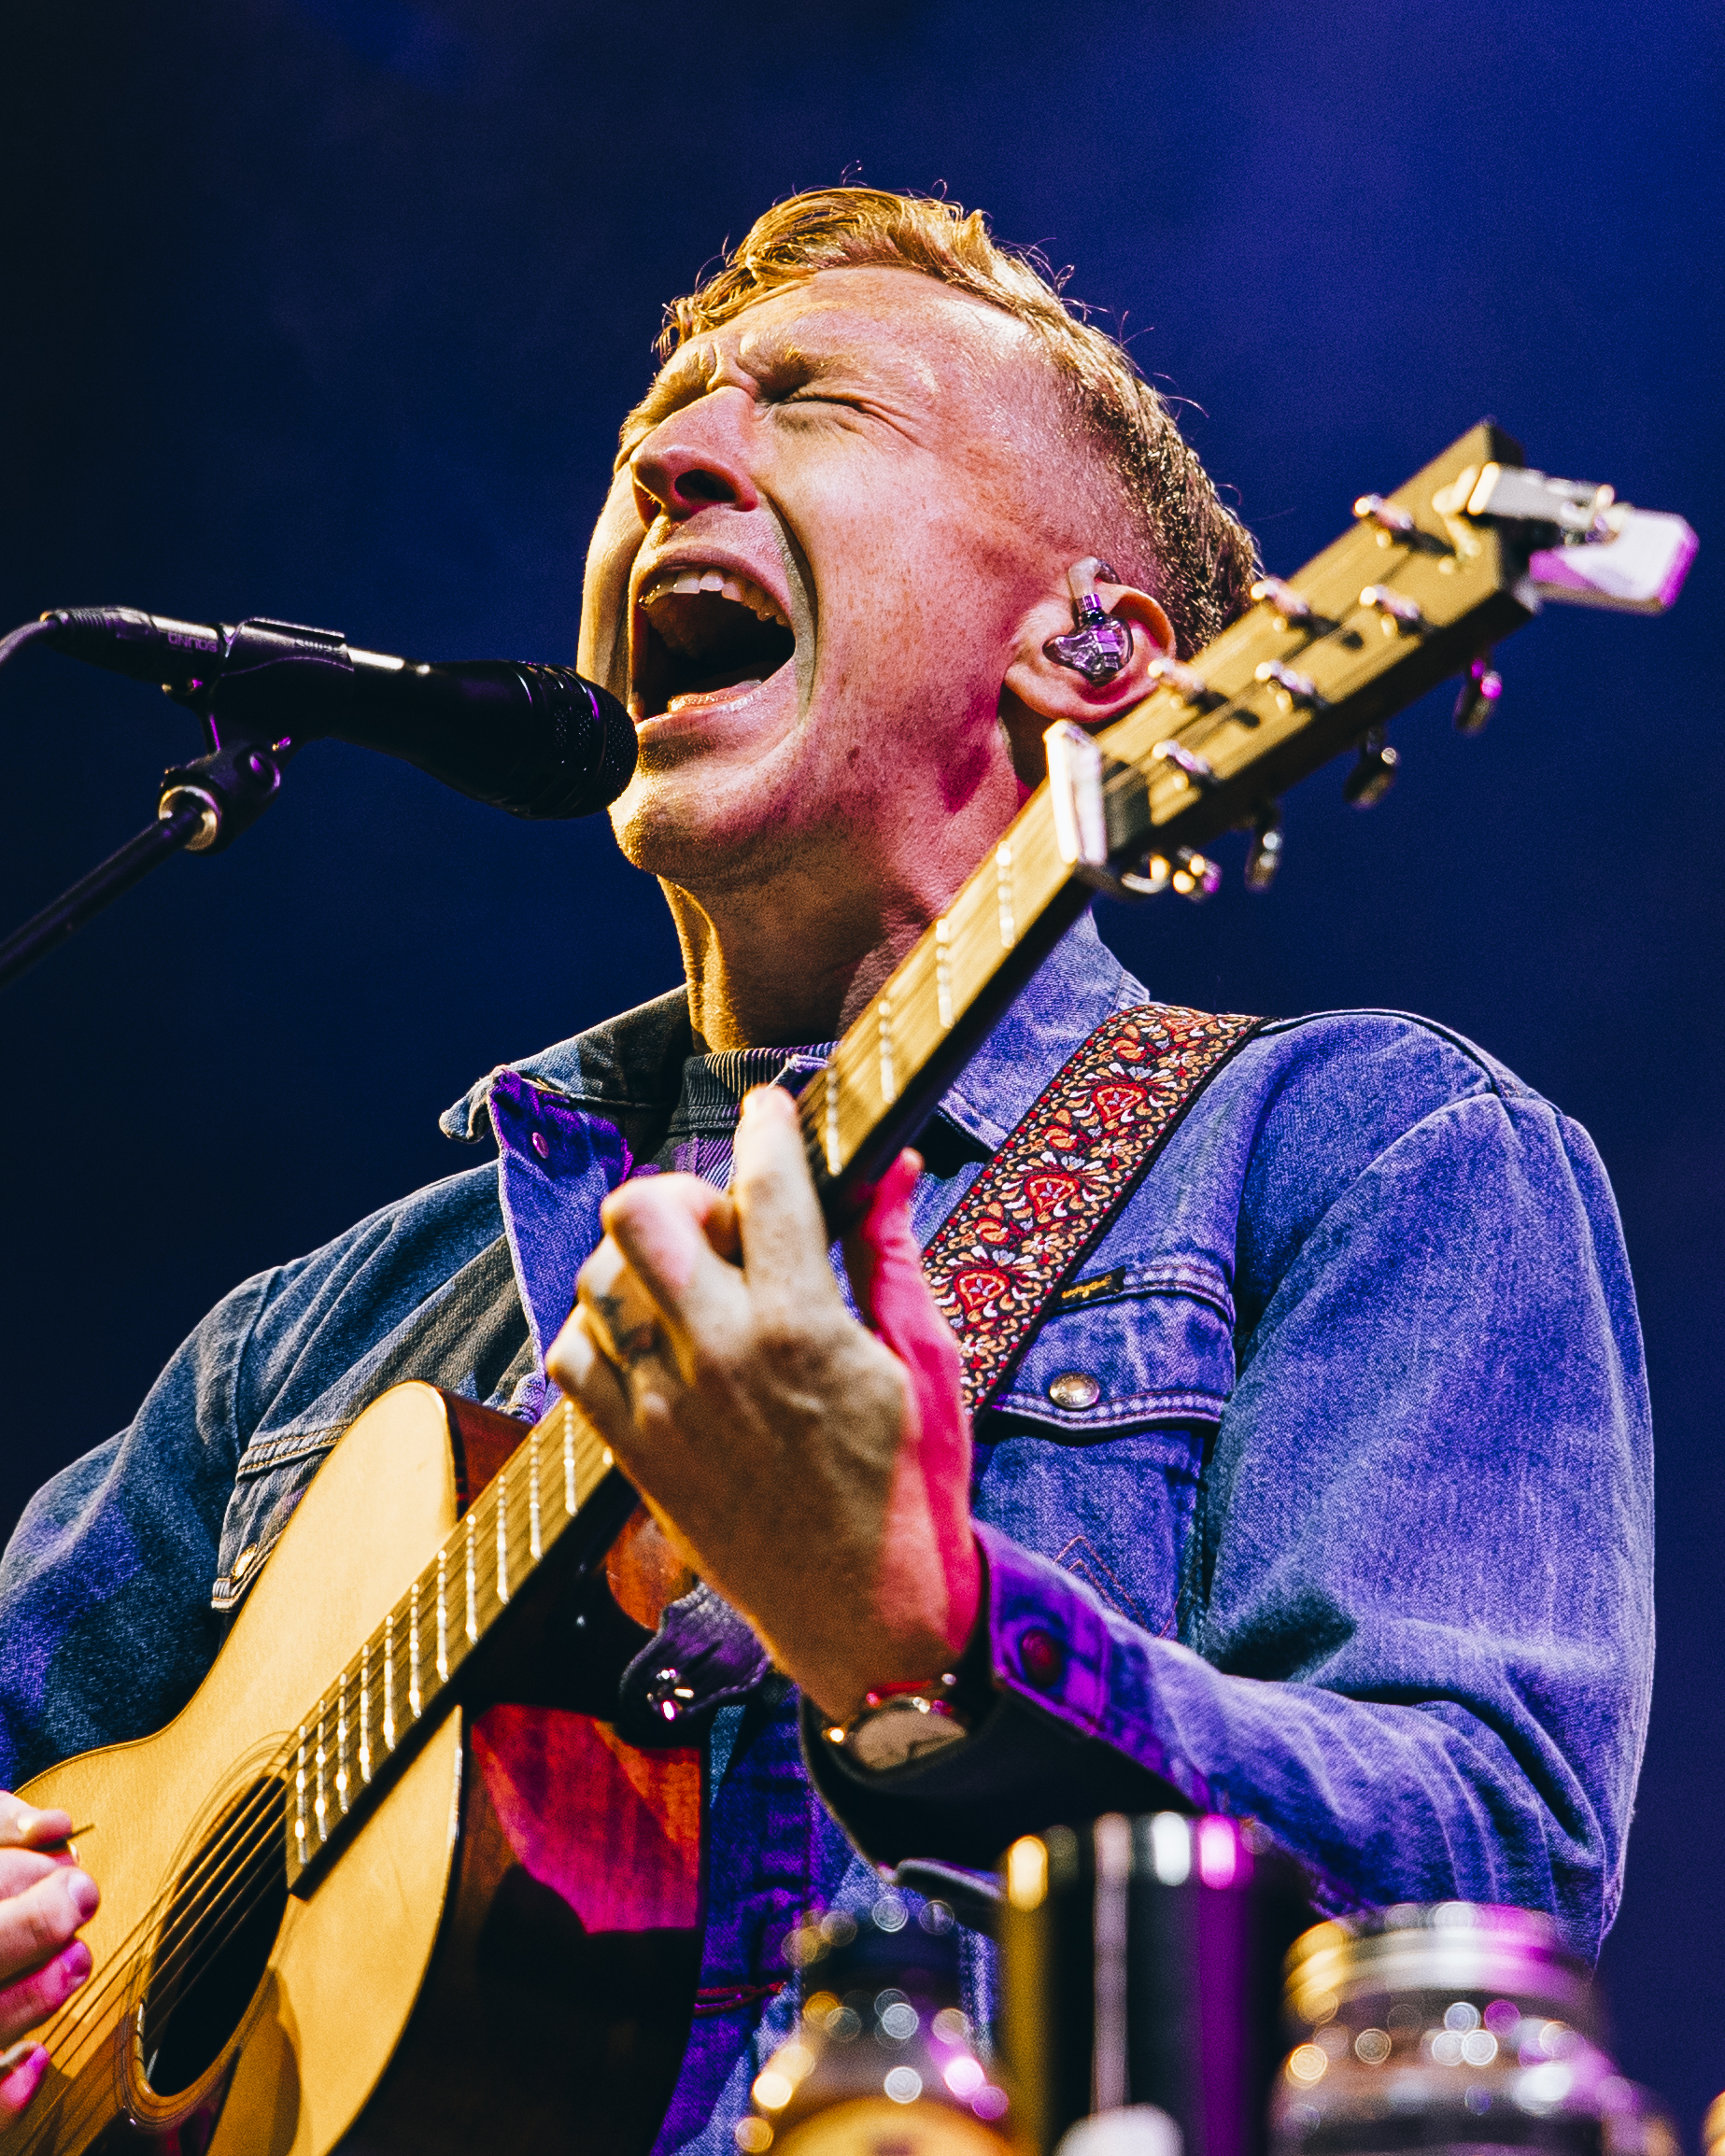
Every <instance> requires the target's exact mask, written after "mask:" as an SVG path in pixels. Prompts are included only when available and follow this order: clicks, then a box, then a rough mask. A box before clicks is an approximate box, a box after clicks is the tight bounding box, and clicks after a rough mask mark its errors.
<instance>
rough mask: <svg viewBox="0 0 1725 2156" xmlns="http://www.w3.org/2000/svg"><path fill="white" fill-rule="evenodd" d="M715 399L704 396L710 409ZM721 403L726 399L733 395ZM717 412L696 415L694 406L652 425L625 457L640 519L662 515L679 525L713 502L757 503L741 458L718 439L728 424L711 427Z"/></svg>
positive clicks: (744, 506) (742, 506) (650, 519)
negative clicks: (631, 454) (664, 421)
mask: <svg viewBox="0 0 1725 2156" xmlns="http://www.w3.org/2000/svg"><path fill="white" fill-rule="evenodd" d="M713 402H714V400H713V399H711V398H709V399H703V400H702V403H703V406H705V407H709V408H710V406H711V405H712V403H713ZM722 402H725V403H730V402H733V400H732V399H730V398H725V399H723V400H722ZM715 418H717V415H716V414H713V413H711V411H710V409H709V410H704V411H703V413H702V419H697V418H696V416H695V414H694V411H693V410H691V411H689V412H680V413H678V414H677V415H676V416H675V417H673V418H672V419H670V420H668V421H667V422H666V423H665V424H664V425H663V426H662V427H658V428H656V429H655V430H654V431H653V432H652V433H651V434H649V435H648V437H647V439H646V440H645V441H644V442H643V444H641V446H640V448H639V449H637V450H636V452H635V454H634V456H633V457H632V458H630V459H629V476H630V478H631V479H632V480H633V481H634V486H635V507H636V508H637V510H639V511H640V513H641V521H642V522H643V524H651V523H652V522H653V520H654V518H655V517H657V516H661V515H662V516H669V517H670V518H671V519H672V522H673V523H678V524H680V523H682V522H683V521H684V520H685V519H686V517H690V516H693V515H695V514H696V513H697V512H698V511H700V510H702V509H711V508H712V507H713V506H714V503H715V502H717V503H722V504H724V505H725V506H727V507H728V508H731V509H753V508H755V507H756V504H757V503H758V501H759V499H760V498H759V496H758V495H757V494H756V490H755V486H754V483H753V482H752V481H751V479H750V478H749V475H748V472H747V471H746V470H745V468H744V466H743V463H742V458H741V457H740V456H738V454H737V453H736V450H735V449H734V448H733V447H732V446H731V444H728V442H725V441H723V440H722V439H719V438H718V437H719V436H720V435H722V434H723V433H728V431H729V429H728V428H726V427H723V426H722V425H721V426H715V425H714V419H715ZM703 419H704V421H705V423H704V424H703V423H702V420H703Z"/></svg>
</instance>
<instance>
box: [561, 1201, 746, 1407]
mask: <svg viewBox="0 0 1725 2156" xmlns="http://www.w3.org/2000/svg"><path fill="white" fill-rule="evenodd" d="M679 1185H680V1186H682V1187H681V1188H678V1187H677V1186H679ZM691 1185H693V1188H692V1189H691V1188H690V1186H691ZM706 1189H707V1187H706V1186H702V1185H700V1183H698V1182H696V1181H695V1179H694V1178H693V1177H686V1176H680V1177H676V1178H675V1182H674V1183H673V1182H672V1178H671V1177H654V1178H653V1179H652V1180H651V1181H645V1180H643V1181H642V1182H640V1183H635V1184H627V1185H625V1187H624V1189H623V1190H622V1191H618V1192H617V1193H616V1195H615V1198H614V1200H613V1201H612V1202H611V1203H610V1204H609V1205H607V1206H606V1209H605V1225H606V1228H607V1230H608V1231H609V1233H608V1235H607V1241H609V1242H610V1243H611V1244H612V1245H613V1246H614V1247H615V1250H616V1252H617V1255H618V1258H619V1259H620V1260H621V1261H623V1266H624V1267H626V1268H627V1271H626V1272H625V1271H624V1270H622V1269H621V1268H619V1269H617V1270H615V1271H614V1272H613V1274H612V1275H611V1276H610V1279H609V1282H608V1283H607V1281H606V1279H605V1277H604V1275H602V1273H601V1269H600V1268H598V1267H596V1266H594V1263H593V1261H592V1260H591V1259H590V1260H589V1261H588V1262H587V1265H586V1266H584V1267H583V1268H582V1275H583V1288H584V1292H586V1291H587V1289H588V1288H589V1287H590V1289H592V1291H593V1293H594V1294H595V1296H596V1297H597V1296H598V1295H599V1294H600V1293H601V1292H603V1293H608V1294H609V1295H610V1297H611V1299H612V1309H615V1311H616V1312H617V1313H618V1314H619V1315H620V1316H621V1317H623V1318H637V1319H638V1313H639V1308H640V1305H639V1303H638V1302H637V1301H636V1300H634V1299H633V1298H632V1297H631V1294H630V1281H631V1280H632V1283H633V1290H634V1295H635V1296H638V1297H644V1299H645V1300H646V1302H647V1303H649V1304H650V1305H651V1307H652V1310H653V1312H654V1313H655V1316H656V1318H657V1323H658V1325H659V1327H660V1328H661V1329H662V1331H663V1332H664V1335H665V1337H666V1339H667V1341H668V1342H669V1344H670V1346H671V1349H672V1353H673V1354H674V1355H675V1356H676V1358H677V1365H678V1373H679V1374H680V1375H681V1376H682V1377H683V1378H684V1380H685V1381H687V1380H688V1379H689V1378H690V1377H691V1376H692V1374H693V1365H694V1362H695V1360H697V1359H698V1357H699V1355H700V1348H701V1346H702V1345H703V1344H705V1343H711V1342H714V1341H724V1340H734V1339H735V1338H737V1337H738V1335H739V1332H740V1329H741V1328H742V1325H743V1324H744V1323H745V1322H746V1305H747V1301H748V1289H747V1287H746V1285H745V1283H744V1279H743V1275H742V1273H741V1272H740V1271H739V1270H738V1268H737V1267H736V1266H735V1265H734V1264H732V1263H731V1262H730V1261H729V1260H728V1258H726V1257H723V1256H721V1255H720V1251H719V1248H718V1247H715V1242H714V1235H715V1234H716V1235H717V1237H718V1238H719V1240H720V1241H721V1242H722V1243H728V1244H729V1245H730V1247H732V1248H733V1249H734V1248H735V1247H737V1243H738V1231H737V1225H736V1207H735V1206H734V1205H733V1204H732V1202H731V1200H730V1199H729V1198H728V1197H727V1196H726V1195H725V1193H724V1192H723V1191H711V1190H707V1195H706V1196H705V1197H702V1196H698V1195H697V1193H699V1192H700V1191H703V1190H706ZM710 1200H717V1201H718V1203H717V1204H716V1205H715V1204H713V1203H710V1202H709V1201H710ZM594 1255H595V1257H597V1256H598V1255H599V1253H598V1252H595V1254H594ZM599 1307H601V1309H603V1308H604V1306H603V1305H602V1304H601V1305H599ZM612 1309H604V1315H605V1316H606V1317H607V1318H610V1317H611V1315H612ZM636 1337H637V1338H644V1335H643V1334H642V1333H641V1332H640V1328H639V1323H638V1322H637V1330H636Z"/></svg>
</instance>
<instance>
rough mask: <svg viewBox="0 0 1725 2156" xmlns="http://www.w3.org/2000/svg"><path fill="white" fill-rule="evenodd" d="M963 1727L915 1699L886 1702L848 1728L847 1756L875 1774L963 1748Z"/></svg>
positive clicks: (944, 1711)
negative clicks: (959, 1745) (954, 1746)
mask: <svg viewBox="0 0 1725 2156" xmlns="http://www.w3.org/2000/svg"><path fill="white" fill-rule="evenodd" d="M965 1735H966V1731H965V1726H964V1724H963V1723H962V1722H961V1721H960V1720H959V1719H958V1717H957V1715H956V1714H954V1712H953V1711H952V1710H951V1708H949V1707H944V1706H941V1705H940V1704H939V1703H936V1704H932V1705H931V1704H930V1703H929V1702H928V1701H927V1700H926V1699H919V1698H902V1699H888V1700H886V1701H884V1703H883V1704H882V1705H881V1706H879V1707H877V1708H875V1709H874V1710H873V1712H871V1713H868V1714H865V1715H863V1716H861V1717H860V1719H858V1720H857V1721H856V1722H855V1723H853V1724H852V1726H851V1730H850V1734H849V1735H848V1736H847V1737H846V1738H845V1740H844V1749H845V1753H846V1754H847V1755H848V1756H849V1757H850V1758H852V1759H854V1760H855V1762H856V1764H857V1766H859V1767H866V1768H869V1769H870V1771H871V1772H873V1773H876V1774H881V1773H884V1772H886V1771H887V1769H888V1768H894V1767H908V1766H909V1765H910V1764H911V1762H912V1760H914V1759H923V1758H926V1757H927V1756H928V1755H929V1754H931V1753H935V1752H944V1751H945V1750H946V1748H947V1747H948V1745H951V1744H962V1743H963V1742H964V1740H965Z"/></svg>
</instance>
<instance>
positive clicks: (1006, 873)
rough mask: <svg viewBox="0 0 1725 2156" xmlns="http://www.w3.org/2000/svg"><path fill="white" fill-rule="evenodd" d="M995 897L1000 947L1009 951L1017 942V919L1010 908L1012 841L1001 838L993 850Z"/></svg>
mask: <svg viewBox="0 0 1725 2156" xmlns="http://www.w3.org/2000/svg"><path fill="white" fill-rule="evenodd" d="M995 895H996V899H997V904H998V906H999V910H1000V947H1001V949H1002V950H1003V951H1011V948H1012V946H1013V945H1014V944H1015V943H1016V942H1017V941H1018V919H1017V916H1016V914H1015V913H1014V911H1013V908H1012V841H1011V839H1010V838H1002V839H1001V841H1000V843H999V845H997V847H996V848H995Z"/></svg>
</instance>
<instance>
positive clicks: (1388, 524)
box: [1353, 494, 1414, 546]
mask: <svg viewBox="0 0 1725 2156" xmlns="http://www.w3.org/2000/svg"><path fill="white" fill-rule="evenodd" d="M1353 513H1354V514H1355V515H1356V516H1357V517H1358V518H1359V520H1360V522H1361V523H1362V524H1375V525H1376V526H1377V527H1378V543H1379V546H1388V545H1389V544H1390V543H1391V541H1392V540H1395V539H1406V538H1407V536H1408V534H1409V533H1410V532H1411V531H1412V530H1413V528H1414V520H1413V517H1412V516H1411V515H1410V514H1409V513H1408V512H1407V510H1406V509H1404V508H1403V507H1402V505H1401V503H1400V502H1399V501H1386V500H1384V498H1383V496H1382V495H1381V494H1362V495H1361V497H1360V499H1359V500H1357V501H1356V502H1355V503H1354V505H1353Z"/></svg>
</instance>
